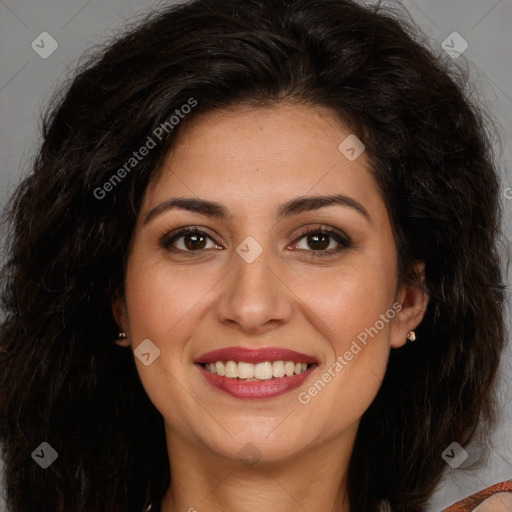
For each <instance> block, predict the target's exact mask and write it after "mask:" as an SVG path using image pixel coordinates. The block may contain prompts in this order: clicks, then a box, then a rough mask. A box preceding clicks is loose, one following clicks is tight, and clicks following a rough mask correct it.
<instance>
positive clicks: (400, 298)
mask: <svg viewBox="0 0 512 512" xmlns="http://www.w3.org/2000/svg"><path fill="white" fill-rule="evenodd" d="M416 270H417V273H418V275H419V276H421V283H419V284H418V285H413V284H402V285H400V287H399V290H398V293H397V295H396V301H397V302H398V303H399V304H400V305H401V309H400V311H399V312H398V313H397V315H396V317H395V319H394V320H393V324H392V327H391V347H393V348H399V347H402V346H403V345H405V344H406V343H407V341H408V339H409V340H411V338H412V335H410V334H409V333H410V332H411V331H413V330H414V329H415V328H416V327H417V326H418V325H419V324H420V323H421V321H422V320H423V317H424V316H425V312H426V310H427V306H428V301H429V296H428V293H427V291H426V288H425V286H424V275H425V274H424V270H425V265H424V264H423V263H421V264H418V266H417V267H416Z"/></svg>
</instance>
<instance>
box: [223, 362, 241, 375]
mask: <svg viewBox="0 0 512 512" xmlns="http://www.w3.org/2000/svg"><path fill="white" fill-rule="evenodd" d="M224 375H225V376H226V377H229V378H230V379H236V378H237V377H238V365H237V364H236V363H235V361H228V362H227V363H226V369H225V371H224Z"/></svg>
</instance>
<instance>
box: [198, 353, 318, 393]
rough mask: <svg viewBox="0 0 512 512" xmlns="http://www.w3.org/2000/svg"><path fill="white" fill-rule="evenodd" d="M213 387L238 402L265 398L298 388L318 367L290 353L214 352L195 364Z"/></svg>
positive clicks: (311, 361)
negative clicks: (237, 399) (238, 399)
mask: <svg viewBox="0 0 512 512" xmlns="http://www.w3.org/2000/svg"><path fill="white" fill-rule="evenodd" d="M195 363H196V366H197V367H198V369H199V371H200V372H201V374H202V375H203V376H204V377H205V379H206V381H207V382H208V383H209V384H211V385H212V386H213V387H214V388H216V389H218V390H220V391H223V392H224V393H227V394H228V395H230V396H232V397H235V398H241V399H257V398H259V399H267V398H274V397H277V396H280V395H282V394H284V393H287V392H289V391H291V390H293V389H295V388H297V387H299V386H300V385H301V384H302V383H303V382H304V381H305V380H306V379H307V378H308V377H309V375H310V374H311V373H312V371H313V370H314V369H315V368H316V367H317V366H318V362H317V361H316V359H314V358H313V357H311V356H308V355H306V354H301V353H299V352H295V351H292V350H285V349H279V348H267V349H258V350H250V349H245V348H242V347H233V348H228V349H221V350H215V351H212V352H208V353H207V354H203V355H202V356H201V357H199V358H198V359H197V360H196V361H195Z"/></svg>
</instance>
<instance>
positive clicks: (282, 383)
mask: <svg viewBox="0 0 512 512" xmlns="http://www.w3.org/2000/svg"><path fill="white" fill-rule="evenodd" d="M197 366H198V367H199V371H200V372H201V373H202V374H203V375H204V377H205V378H206V380H207V381H208V382H209V383H210V384H211V385H212V386H213V387H215V388H217V389H220V390H221V391H224V393H227V394H228V395H231V396H233V397H235V398H243V399H249V400H251V399H258V398H260V399H263V398H275V397H277V396H280V395H284V394H285V393H288V392H289V391H291V390H293V389H296V388H298V387H299V386H300V385H301V384H303V383H304V381H305V380H306V379H307V378H308V377H309V376H310V374H311V372H312V371H313V370H314V369H315V368H316V367H317V366H318V365H317V364H312V365H311V366H309V367H308V369H307V370H306V371H305V372H303V373H299V375H292V376H290V377H278V378H273V379H270V380H261V381H244V380H238V379H230V378H229V377H221V376H220V375H217V374H215V373H212V372H210V371H209V370H207V369H206V368H204V366H203V365H202V364H198V365H197Z"/></svg>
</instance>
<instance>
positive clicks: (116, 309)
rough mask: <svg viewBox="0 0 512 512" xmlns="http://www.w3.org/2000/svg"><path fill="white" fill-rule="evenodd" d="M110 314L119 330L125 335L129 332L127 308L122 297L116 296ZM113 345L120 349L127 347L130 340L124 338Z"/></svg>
mask: <svg viewBox="0 0 512 512" xmlns="http://www.w3.org/2000/svg"><path fill="white" fill-rule="evenodd" d="M112 314H113V316H114V320H115V321H116V323H117V325H118V326H119V329H120V330H121V331H124V332H126V333H128V332H129V329H128V325H129V322H128V308H127V306H126V301H125V299H124V296H122V295H120V294H117V295H116V299H115V301H114V302H113V304H112ZM115 343H116V344H117V345H119V346H120V347H129V346H130V338H129V337H127V338H124V339H120V340H116V341H115Z"/></svg>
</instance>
